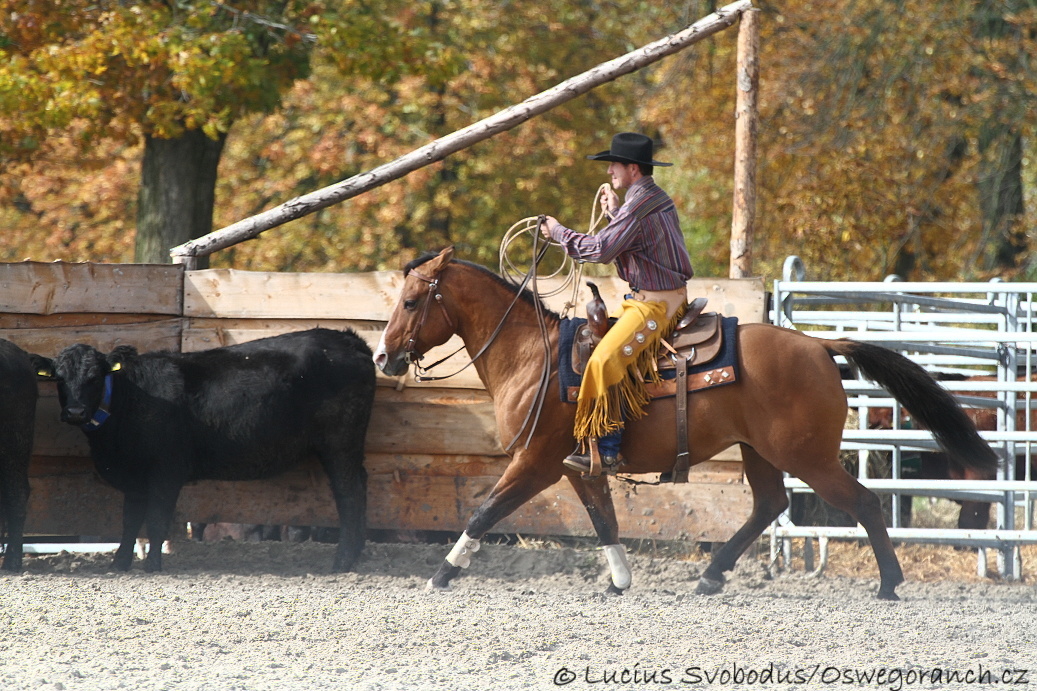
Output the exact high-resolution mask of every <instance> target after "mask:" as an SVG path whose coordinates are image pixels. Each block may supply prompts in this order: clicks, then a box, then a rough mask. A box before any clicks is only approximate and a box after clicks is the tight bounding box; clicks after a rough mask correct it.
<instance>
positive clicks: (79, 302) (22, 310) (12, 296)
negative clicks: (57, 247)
mask: <svg viewBox="0 0 1037 691" xmlns="http://www.w3.org/2000/svg"><path fill="white" fill-rule="evenodd" d="M183 277H184V268H183V267H182V266H180V265H171V264H74V263H67V262H51V263H42V262H19V263H15V264H0V312H11V313H16V314H58V313H63V312H99V313H105V314H119V313H131V314H132V313H145V314H168V315H177V316H179V315H180V314H181V313H182V305H183V302H182V299H181V298H182V285H183Z"/></svg>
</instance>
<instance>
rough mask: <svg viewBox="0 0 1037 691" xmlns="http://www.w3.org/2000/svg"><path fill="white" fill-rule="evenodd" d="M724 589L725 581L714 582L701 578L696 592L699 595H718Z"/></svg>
mask: <svg viewBox="0 0 1037 691" xmlns="http://www.w3.org/2000/svg"><path fill="white" fill-rule="evenodd" d="M723 587H724V582H723V581H714V580H713V579H711V578H705V577H703V578H700V579H699V584H698V585H697V586H696V587H695V592H696V593H698V594H699V595H716V594H717V593H719V592H720V591H721V590H722V589H723Z"/></svg>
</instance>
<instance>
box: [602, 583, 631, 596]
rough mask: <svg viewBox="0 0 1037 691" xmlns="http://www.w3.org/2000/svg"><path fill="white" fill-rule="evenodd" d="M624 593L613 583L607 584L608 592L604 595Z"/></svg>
mask: <svg viewBox="0 0 1037 691" xmlns="http://www.w3.org/2000/svg"><path fill="white" fill-rule="evenodd" d="M625 592H626V591H625V590H623V589H622V588H617V587H616V584H615V583H609V587H608V590H606V591H605V594H606V595H622V594H623V593H625Z"/></svg>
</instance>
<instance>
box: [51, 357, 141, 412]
mask: <svg viewBox="0 0 1037 691" xmlns="http://www.w3.org/2000/svg"><path fill="white" fill-rule="evenodd" d="M136 355H137V349H136V348H134V347H133V346H119V347H117V348H116V349H115V350H113V351H112V352H111V353H109V354H108V355H107V356H106V355H105V354H104V353H102V352H100V351H99V350H97V349H96V348H94V347H93V346H88V345H84V344H82V343H77V344H76V345H72V346H69V347H67V348H65V349H64V350H62V351H61V352H60V353H58V356H57V357H55V358H54V359H53V360H50V359H48V358H44V357H42V356H39V355H34V356H32V357H33V364H34V365H35V367H36V376H37V377H39V378H41V379H46V380H52V381H56V382H57V383H58V400H59V401H60V403H61V420H62V422H67V423H69V424H70V425H84V424H88V423H90V421H91V420H92V419H94V417H95V413H97V411H98V410H99V409H102V408H103V407H104V404H105V387H106V381H105V380H106V378H107V377H108V376H109V375H111V374H113V373H115V372H118V371H120V370H121V369H122V367H123V365H124V364H125V363H126V362H127V361H128V360H129V359H131V358H133V357H136ZM107 386H108V392H109V397H110V393H111V383H110V380H109V381H108V383H107ZM108 402H110V401H108Z"/></svg>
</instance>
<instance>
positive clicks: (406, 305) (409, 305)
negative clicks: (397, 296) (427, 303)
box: [403, 300, 418, 310]
mask: <svg viewBox="0 0 1037 691" xmlns="http://www.w3.org/2000/svg"><path fill="white" fill-rule="evenodd" d="M417 305H418V301H417V300H404V301H403V309H405V310H412V309H414V308H415V307H417Z"/></svg>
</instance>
